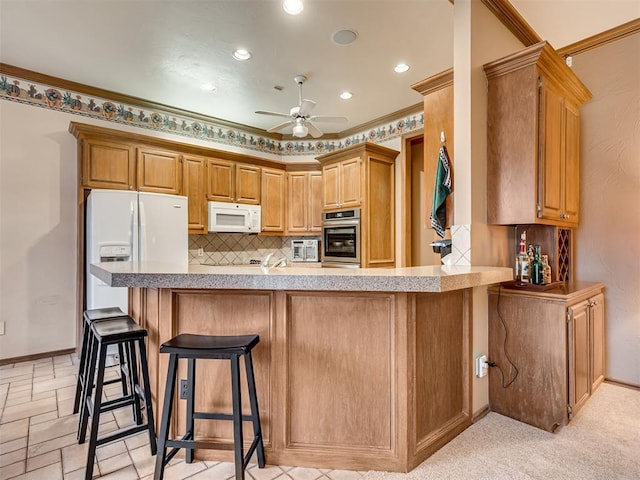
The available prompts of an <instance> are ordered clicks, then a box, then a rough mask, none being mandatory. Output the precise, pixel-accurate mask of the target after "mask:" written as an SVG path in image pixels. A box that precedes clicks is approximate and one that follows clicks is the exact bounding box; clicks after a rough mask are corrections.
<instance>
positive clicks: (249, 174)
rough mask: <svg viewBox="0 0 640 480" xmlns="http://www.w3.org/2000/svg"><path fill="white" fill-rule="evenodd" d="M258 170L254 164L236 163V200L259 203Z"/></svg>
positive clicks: (259, 185)
mask: <svg viewBox="0 0 640 480" xmlns="http://www.w3.org/2000/svg"><path fill="white" fill-rule="evenodd" d="M260 170H261V168H260V167H256V166H255V165H244V164H241V163H238V164H236V174H235V178H236V193H235V201H236V202H238V203H249V204H252V205H259V204H260V187H261V183H260Z"/></svg>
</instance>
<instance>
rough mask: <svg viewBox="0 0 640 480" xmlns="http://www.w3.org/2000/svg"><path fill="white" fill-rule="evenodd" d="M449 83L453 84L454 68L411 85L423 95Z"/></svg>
mask: <svg viewBox="0 0 640 480" xmlns="http://www.w3.org/2000/svg"><path fill="white" fill-rule="evenodd" d="M449 85H453V68H450V69H448V70H445V71H444V72H440V73H437V74H435V75H432V76H431V77H429V78H425V79H424V80H420V81H419V82H416V83H414V84H413V85H411V88H412V89H414V90H415V91H416V92H418V93H421V94H422V95H428V94H430V93H432V92H435V91H437V90H441V89H443V88H445V87H448V86H449Z"/></svg>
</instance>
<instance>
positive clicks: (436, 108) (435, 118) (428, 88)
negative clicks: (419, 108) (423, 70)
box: [411, 69, 455, 228]
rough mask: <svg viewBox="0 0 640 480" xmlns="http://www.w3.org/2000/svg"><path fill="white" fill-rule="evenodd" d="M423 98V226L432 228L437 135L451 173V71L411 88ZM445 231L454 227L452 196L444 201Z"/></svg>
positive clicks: (438, 149) (452, 169) (438, 148)
mask: <svg viewBox="0 0 640 480" xmlns="http://www.w3.org/2000/svg"><path fill="white" fill-rule="evenodd" d="M411 88H413V89H414V90H416V91H417V92H419V93H421V94H422V95H423V96H424V119H425V122H424V184H423V189H424V199H425V205H424V214H425V217H424V219H423V221H424V226H425V227H427V228H432V227H431V219H430V215H431V209H432V206H433V188H434V184H435V178H436V171H437V167H438V155H439V153H440V146H441V145H442V142H441V139H440V135H441V133H444V138H445V142H446V143H445V145H446V147H447V152H448V153H449V159H450V161H451V171H452V172H453V171H454V170H455V169H454V166H453V163H454V155H453V69H449V70H446V71H444V72H442V73H439V74H437V75H434V76H432V77H429V78H426V79H425V80H422V81H420V82H418V83H415V84H413V85H411ZM446 213H447V216H446V221H445V226H446V228H450V227H451V225H452V224H453V195H449V196H448V197H447V199H446Z"/></svg>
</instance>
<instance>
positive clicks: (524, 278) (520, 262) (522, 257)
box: [516, 231, 529, 283]
mask: <svg viewBox="0 0 640 480" xmlns="http://www.w3.org/2000/svg"><path fill="white" fill-rule="evenodd" d="M516 281H518V282H522V283H529V256H528V255H527V232H526V231H524V232H522V234H521V235H520V248H519V251H518V255H516Z"/></svg>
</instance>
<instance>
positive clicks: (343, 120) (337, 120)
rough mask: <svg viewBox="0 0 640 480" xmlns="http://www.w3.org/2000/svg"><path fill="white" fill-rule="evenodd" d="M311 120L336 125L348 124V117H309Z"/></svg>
mask: <svg viewBox="0 0 640 480" xmlns="http://www.w3.org/2000/svg"><path fill="white" fill-rule="evenodd" d="M309 120H313V121H314V122H335V123H346V122H347V121H348V120H347V118H346V117H331V116H329V115H313V116H311V117H309Z"/></svg>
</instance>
